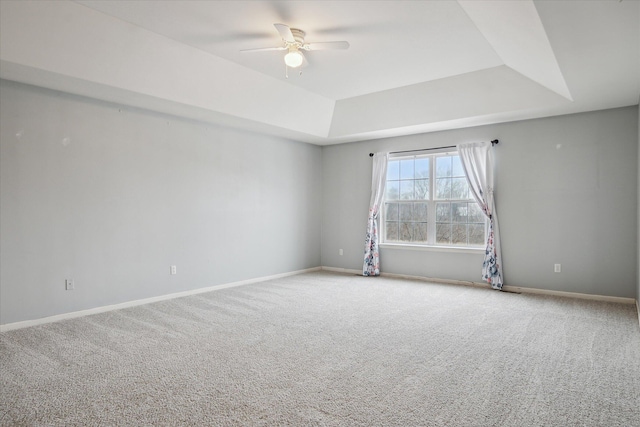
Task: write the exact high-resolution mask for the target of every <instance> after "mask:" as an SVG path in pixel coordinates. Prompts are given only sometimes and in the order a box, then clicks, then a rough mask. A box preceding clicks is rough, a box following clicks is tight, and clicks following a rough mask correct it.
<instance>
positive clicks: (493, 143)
mask: <svg viewBox="0 0 640 427" xmlns="http://www.w3.org/2000/svg"><path fill="white" fill-rule="evenodd" d="M498 142H500V141H498V140H497V139H494V140H493V141H491V145H496V144H497V143H498Z"/></svg>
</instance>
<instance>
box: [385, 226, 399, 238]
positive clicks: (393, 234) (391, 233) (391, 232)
mask: <svg viewBox="0 0 640 427" xmlns="http://www.w3.org/2000/svg"><path fill="white" fill-rule="evenodd" d="M385 231H386V241H387V242H397V241H398V223H397V222H385Z"/></svg>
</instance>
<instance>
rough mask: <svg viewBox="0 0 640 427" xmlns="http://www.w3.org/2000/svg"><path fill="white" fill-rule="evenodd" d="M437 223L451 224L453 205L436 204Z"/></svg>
mask: <svg viewBox="0 0 640 427" xmlns="http://www.w3.org/2000/svg"><path fill="white" fill-rule="evenodd" d="M436 222H451V203H436Z"/></svg>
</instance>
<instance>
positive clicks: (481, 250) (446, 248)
mask: <svg viewBox="0 0 640 427" xmlns="http://www.w3.org/2000/svg"><path fill="white" fill-rule="evenodd" d="M379 246H380V248H382V249H394V250H395V249H400V250H408V251H428V252H450V253H465V254H482V253H484V251H485V248H461V247H457V246H427V245H408V244H406V243H380V244H379Z"/></svg>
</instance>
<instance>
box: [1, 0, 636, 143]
mask: <svg viewBox="0 0 640 427" xmlns="http://www.w3.org/2000/svg"><path fill="white" fill-rule="evenodd" d="M274 23H284V24H287V25H289V26H291V27H294V28H300V29H302V30H304V31H305V32H306V41H308V42H323V41H335V40H346V41H348V42H349V43H350V45H351V46H350V48H349V49H348V50H338V51H317V52H306V53H305V55H306V57H307V60H308V62H309V66H308V67H306V68H304V69H303V70H302V74H301V75H299V74H298V73H297V71H293V70H289V77H288V78H286V77H285V67H284V62H283V56H284V53H283V52H279V51H270V52H256V53H246V52H244V53H243V52H240V50H242V49H251V48H262V47H275V46H280V45H282V41H281V39H280V37H279V35H278V33H277V31H276V29H275V28H274V27H273V24H274ZM639 23H640V2H638V1H633V0H624V1H618V0H603V1H595V0H594V1H592V0H589V1H579V0H570V1H530V0H518V1H478V0H470V1H166V0H165V1H113V0H112V1H93V0H87V1H76V2H72V1H50V2H41V1H34V2H31V1H2V2H0V76H1V77H3V78H6V79H10V80H16V81H20V82H24V83H29V84H35V85H39V86H43V87H49V88H52V89H58V90H64V91H68V92H71V93H77V94H81V95H86V96H92V97H95V98H98V99H104V100H108V101H116V102H121V103H125V104H129V105H133V106H139V107H143V108H150V109H153V110H156V111H160V112H165V113H170V114H177V115H180V116H183V117H189V118H195V119H198V120H205V121H210V122H214V123H221V124H225V125H231V126H235V127H242V128H246V129H250V130H254V131H259V132H265V133H268V134H273V135H278V136H284V137H288V138H293V139H296V140H301V141H306V142H311V143H315V144H321V145H322V144H333V143H340V142H348V141H354V140H360V139H369V138H379V137H386V136H393V135H404V134H410V133H419V132H428V131H433V130H441V129H449V128H455V127H464V126H473V125H479V124H486V123H495V122H501V121H510V120H518V119H526V118H534V117H543V116H549V115H557V114H567V113H573V112H580V111H589V110H597V109H604V108H614V107H621V106H628V105H636V104H638V100H639V98H640V30H639V26H640V25H639Z"/></svg>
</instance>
